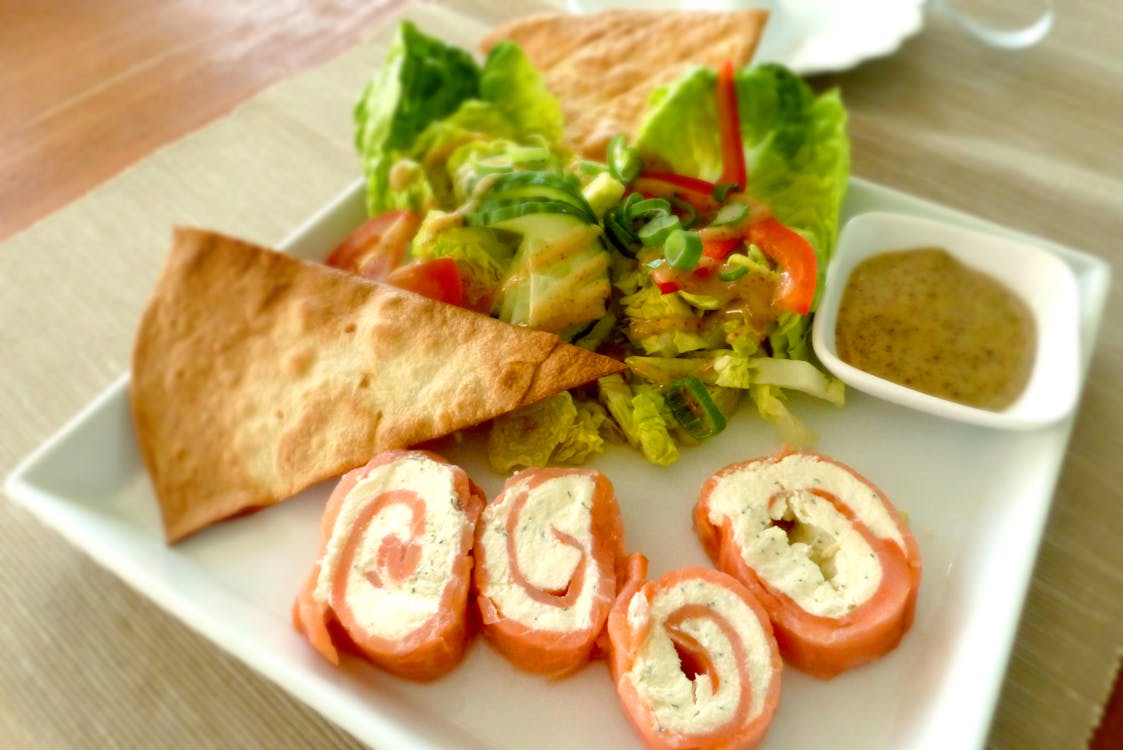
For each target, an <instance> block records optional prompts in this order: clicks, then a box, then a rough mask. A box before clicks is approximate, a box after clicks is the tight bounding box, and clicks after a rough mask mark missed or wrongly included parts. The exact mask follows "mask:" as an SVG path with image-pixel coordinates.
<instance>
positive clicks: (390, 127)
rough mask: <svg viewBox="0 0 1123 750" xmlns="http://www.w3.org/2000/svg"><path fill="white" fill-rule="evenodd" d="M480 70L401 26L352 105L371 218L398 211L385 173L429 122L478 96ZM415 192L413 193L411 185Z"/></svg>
mask: <svg viewBox="0 0 1123 750" xmlns="http://www.w3.org/2000/svg"><path fill="white" fill-rule="evenodd" d="M479 79H480V69H479V66H478V65H477V64H476V62H475V61H474V60H473V59H472V56H471V55H469V54H468V53H467V52H465V51H464V50H462V49H459V48H457V47H453V46H450V45H447V44H445V43H444V42H441V41H439V40H437V39H434V38H433V37H430V36H427V35H425V34H423V33H422V32H421V31H420V30H418V28H417V27H416V26H414V25H413V24H412V23H410V22H408V21H405V22H403V23H402V25H401V26H400V27H399V28H398V34H397V36H396V37H395V39H394V42H393V43H392V44H391V46H390V50H389V52H388V53H387V57H386V62H385V65H383V67H382V68H381V69H380V71H379V72H378V73H377V74H376V75H375V76H374V77H373V78H372V79H371V80H370V82H369V83H368V84H367V86H366V88H365V89H364V91H363V94H362V96H361V97H360V98H359V101H358V102H357V103H356V105H355V110H354V118H355V124H356V126H357V127H356V131H355V147H356V149H357V150H358V152H359V155H360V157H361V158H362V161H363V171H364V173H365V174H366V178H367V209H368V211H369V212H370V213H371V214H377V213H381V212H382V211H386V210H388V209H390V208H398V207H401V205H400V199H399V205H395V204H394V202H393V196H392V195H391V193H392V192H393V191H391V189H390V171H391V169H392V168H393V165H394V163H395V162H396V161H398V159H399V158H400V156H401V155H402V154H403V153H404V152H406V151H408V150H409V149H410V147H411V146H412V145H413V143H414V141H415V140H416V138H417V136H418V135H419V134H420V133H421V132H422V131H423V130H425V128H426V127H428V126H429V124H430V123H431V122H434V121H436V120H440V119H442V118H444V117H446V116H448V115H450V114H452V113H453V112H455V111H456V109H457V108H459V107H460V104H461V102H463V101H464V100H465V99H469V98H471V97H474V96H476V95H477V93H478V91H479ZM414 191H415V192H416V191H417V188H416V186H414Z"/></svg>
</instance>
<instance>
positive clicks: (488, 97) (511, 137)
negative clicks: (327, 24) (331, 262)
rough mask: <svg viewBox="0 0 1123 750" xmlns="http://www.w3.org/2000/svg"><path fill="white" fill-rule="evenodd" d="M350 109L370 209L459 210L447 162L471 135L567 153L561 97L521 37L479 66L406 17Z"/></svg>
mask: <svg viewBox="0 0 1123 750" xmlns="http://www.w3.org/2000/svg"><path fill="white" fill-rule="evenodd" d="M354 116H355V123H356V126H357V128H356V133H355V146H356V148H357V149H358V152H359V155H360V157H361V158H362V161H363V171H364V173H365V175H366V178H367V210H368V212H369V213H371V214H377V213H381V212H383V211H387V210H390V209H395V208H409V209H412V210H418V211H420V210H425V209H428V208H430V207H433V206H436V207H439V208H443V209H446V210H452V209H453V208H455V207H456V206H457V205H458V200H457V198H458V197H459V199H460V200H462V199H463V197H464V196H456V195H454V191H453V175H452V174H450V173H449V171H448V162H449V161H450V160H452V156H453V154H454V153H455V152H456V150H457V149H459V148H460V147H462V146H464V145H465V144H469V143H472V142H474V141H479V140H486V141H494V140H497V139H498V140H505V141H512V142H517V143H528V142H534V141H538V142H542V141H545V142H546V143H548V144H551V146H553V147H554V148H556V149H557V150H559V151H564V147H563V146H562V145H561V144H562V142H563V132H562V113H561V105H560V104H559V103H558V101H557V99H556V98H555V97H554V96H553V95H552V94H550V92H549V91H548V90H547V89H546V85H545V82H544V81H543V79H542V76H541V74H539V73H538V71H537V70H535V68H534V66H533V65H531V63H530V61H529V59H528V58H527V57H526V55H525V53H524V52H523V51H522V49H521V48H520V47H519V46H518V45H516V44H514V43H512V42H509V41H504V42H500V43H499V44H497V45H496V46H495V47H494V48H493V49H492V51H491V53H490V54H489V55H488V58H487V60H486V61H485V62H484V64H483V66H482V67H481V66H479V65H477V64H476V62H475V61H474V60H473V59H472V56H471V55H470V54H469V53H468V52H466V51H465V50H462V49H459V48H457V47H453V46H450V45H447V44H445V43H443V42H441V41H439V40H437V39H435V38H433V37H429V36H426V35H425V34H423V33H422V32H421V31H419V30H418V29H417V27H416V26H414V25H413V24H412V23H410V22H408V21H406V22H403V23H402V25H401V26H400V28H399V31H398V35H397V37H396V38H395V40H394V43H393V44H392V45H391V48H390V51H389V53H388V54H387V58H386V63H385V65H384V66H383V68H382V69H381V70H380V72H379V73H378V74H376V75H375V76H374V77H373V78H372V79H371V81H370V82H369V83H368V84H367V86H366V89H365V90H364V91H363V95H362V96H361V97H360V99H359V101H358V103H357V104H356V105H355V111H354ZM452 161H453V162H454V167H455V165H456V164H455V160H452ZM417 166H420V172H419V171H418V170H417V169H416V167H417Z"/></svg>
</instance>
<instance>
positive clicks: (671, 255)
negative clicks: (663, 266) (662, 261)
mask: <svg viewBox="0 0 1123 750" xmlns="http://www.w3.org/2000/svg"><path fill="white" fill-rule="evenodd" d="M663 255H664V256H665V257H666V258H667V262H668V263H670V264H671V268H673V269H675V270H676V271H690V270H693V269H694V268H695V267H696V266H697V265H698V261H699V260H700V259H701V258H702V238H701V237H699V236H698V233H697V232H688V231H686V230H685V229H676V230H673V231H672V232H671V233H670V234H669V235H667V239H666V241H664V243H663Z"/></svg>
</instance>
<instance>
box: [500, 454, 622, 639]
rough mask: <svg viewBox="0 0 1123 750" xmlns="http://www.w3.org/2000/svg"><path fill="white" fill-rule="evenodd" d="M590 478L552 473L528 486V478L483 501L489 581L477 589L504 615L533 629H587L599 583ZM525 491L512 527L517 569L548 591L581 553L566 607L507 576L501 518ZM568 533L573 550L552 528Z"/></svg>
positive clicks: (563, 584)
mask: <svg viewBox="0 0 1123 750" xmlns="http://www.w3.org/2000/svg"><path fill="white" fill-rule="evenodd" d="M595 488H596V484H595V482H594V480H593V479H592V478H591V477H589V476H587V475H584V474H576V473H574V474H565V475H561V476H557V477H552V478H550V479H547V480H546V481H544V482H542V483H541V484H539V485H537V486H536V487H533V488H530V482H529V480H528V479H523V480H521V481H517V482H516V483H513V484H511V485H508V487H507V489H506V490H504V494H503V497H502V498H501V500H500V501H499V502H496V503H494V504H492V505H489V506H488V507H487V509H486V510H485V511H484V516H483V518H482V519H481V520H480V523H482V524H484V528H483V531H482V532H481V534H480V542H481V543H482V545H483V551H484V559H485V561H486V564H487V570H488V577H489V582H488V585H487V588H486V590H484V591H483V592H482V593H483V594H484V595H485V596H487V597H488V598H490V599H491V600H492V601H493V602H494V603H495V605H496V606H497V607H498V608H499V610H500V611H501V612H502V613H503V614H504V615H505V616H506V617H508V618H511V619H513V620H516V621H518V622H521V623H523V624H525V625H527V626H529V627H532V628H534V629H536V630H555V631H563V632H564V631H570V630H576V629H582V628H587V627H588V626H589V618H590V616H591V612H592V607H593V600H594V599H595V596H596V593H597V589H598V588H599V586H600V577H599V575H598V571H597V567H596V565H595V559H594V557H593V531H592V516H591V511H592V507H593V494H594V491H595ZM524 491H528V492H529V496H528V498H527V501H526V503H525V505H523V508H522V513H521V515H520V517H519V523H518V525H517V527H516V528H515V532H514V533H515V556H516V558H517V561H516V564H517V565H518V569H519V570H520V571H521V572H522V575H523V577H524V578H525V579H526V581H527V583H529V584H530V585H532V586H534V587H536V588H539V589H542V590H543V591H548V592H564V591H565V590H566V589H567V587H568V586H569V585H570V582H571V580H572V578H573V574H574V571H575V570H576V569H577V566H578V563H579V562H580V560H581V556H582V555H584V556H585V558H586V567H585V581H584V586H583V587H582V589H581V591H580V593H579V594H578V596H577V598H576V600H575V601H574V602H573V605H572V606H570V607H558V606H555V605H554V604H551V603H548V602H540V601H536V600H534V599H532V598H530V597H529V596H527V594H526V591H525V590H524V589H523V587H522V586H521V585H519V583H518V582H517V581H516V580H515V578H514V577H513V575H512V569H511V560H510V559H509V557H508V550H507V525H508V524H507V522H508V519H509V517H510V513H511V510H512V505H513V504H514V500H515V498H516V497H517V496H518V495H519V494H520V493H522V492H524ZM555 529H556V530H558V531H560V532H563V533H564V534H568V535H569V536H571V537H573V538H574V539H575V540H576V541H577V544H578V546H579V549H577V548H574V547H571V546H569V545H566V544H562V543H561V542H559V541H558V539H557V537H556V536H555V534H554V530H555Z"/></svg>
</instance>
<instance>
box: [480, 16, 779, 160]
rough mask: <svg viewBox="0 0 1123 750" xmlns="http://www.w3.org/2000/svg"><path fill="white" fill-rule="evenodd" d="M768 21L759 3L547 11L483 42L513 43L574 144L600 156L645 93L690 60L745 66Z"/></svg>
mask: <svg viewBox="0 0 1123 750" xmlns="http://www.w3.org/2000/svg"><path fill="white" fill-rule="evenodd" d="M767 20H768V12H767V11H765V10H759V9H755V10H742V11H735V12H730V13H720V12H711V11H672V10H651V11H637V10H608V11H604V12H601V13H590V14H586V15H570V14H568V13H550V14H544V15H537V16H528V17H526V18H520V19H516V20H514V21H511V22H509V23H507V24H504V25H502V26H499V27H498V28H496V29H495V30H494V31H492V33H491V34H489V35H488V36H487V37H485V38H484V40H483V41H482V42H481V47H482V48H483V50H484V51H485V52H486V51H488V50H490V49H491V48H492V47H493V46H494V45H495V44H496V42H498V41H499V40H501V39H510V40H512V41H515V42H517V43H518V44H519V45H520V46H521V47H522V48H523V50H524V51H525V52H526V54H527V56H528V57H529V58H530V60H531V62H533V63H534V65H535V67H537V68H538V70H539V71H541V72H542V74H543V76H544V77H545V79H546V85H547V87H548V88H549V89H550V91H552V92H553V93H554V95H555V96H557V97H558V99H559V101H560V102H561V106H562V111H563V113H564V114H565V120H566V135H567V137H568V139H569V140H570V142H571V145H572V146H573V148H574V149H575V150H576V151H578V152H579V153H581V154H583V155H584V156H586V157H588V158H593V159H600V158H603V157H604V152H605V147H606V146H607V144H608V141H609V139H610V138H612V136H613V135H615V134H616V133H623V134H625V135H632V134H633V133H634V130H635V127H636V125H638V123H639V120H640V116H641V115H642V114H643V111H644V109H645V108H646V106H647V100H648V97H650V96H651V92H652V91H654V89H655V88H656V87H658V86H662V85H664V84H667V83H670V82H672V81H674V80H675V79H676V78H677V77H678V76H679V75H680V74H681V73H682V72H683V71H684V70H685V69H686V68H687V67H688V66H690V65H695V64H696V65H704V66H708V67H717V66H719V65H721V64H722V63H723V62H725V61H726V60H729V61H731V62H732V63H733V64H734V65H735V66H738V67H739V66H742V65H745V64H747V63H748V62H749V60H751V59H752V56H753V53H754V52H755V51H756V47H757V43H758V42H759V41H760V37H761V34H762V33H763V32H764V25H765V23H766V22H767Z"/></svg>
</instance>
